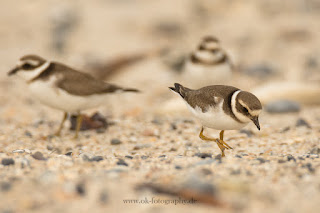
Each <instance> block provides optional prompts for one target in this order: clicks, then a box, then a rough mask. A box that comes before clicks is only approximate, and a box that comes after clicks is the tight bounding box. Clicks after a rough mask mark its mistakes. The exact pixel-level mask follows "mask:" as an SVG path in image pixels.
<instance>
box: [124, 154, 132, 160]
mask: <svg viewBox="0 0 320 213" xmlns="http://www.w3.org/2000/svg"><path fill="white" fill-rule="evenodd" d="M124 157H125V158H128V159H133V157H132V156H130V155H126V156H124Z"/></svg>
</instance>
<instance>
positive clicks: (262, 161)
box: [256, 158, 266, 164]
mask: <svg viewBox="0 0 320 213" xmlns="http://www.w3.org/2000/svg"><path fill="white" fill-rule="evenodd" d="M256 160H258V161H259V162H260V164H262V163H265V162H266V160H265V159H264V158H256Z"/></svg>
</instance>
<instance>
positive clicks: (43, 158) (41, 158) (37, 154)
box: [31, 152, 47, 160]
mask: <svg viewBox="0 0 320 213" xmlns="http://www.w3.org/2000/svg"><path fill="white" fill-rule="evenodd" d="M31 156H32V157H33V158H34V159H36V160H47V158H45V157H44V156H43V154H42V153H41V152H36V153H34V154H33V155H31Z"/></svg>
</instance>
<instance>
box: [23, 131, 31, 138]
mask: <svg viewBox="0 0 320 213" xmlns="http://www.w3.org/2000/svg"><path fill="white" fill-rule="evenodd" d="M24 135H25V136H27V137H29V138H32V133H31V132H29V131H28V130H27V131H25V132H24Z"/></svg>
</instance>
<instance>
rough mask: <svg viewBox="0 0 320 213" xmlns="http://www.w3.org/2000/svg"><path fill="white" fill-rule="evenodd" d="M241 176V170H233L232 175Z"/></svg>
mask: <svg viewBox="0 0 320 213" xmlns="http://www.w3.org/2000/svg"><path fill="white" fill-rule="evenodd" d="M240 174H241V170H240V169H233V170H232V171H231V172H230V175H240Z"/></svg>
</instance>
